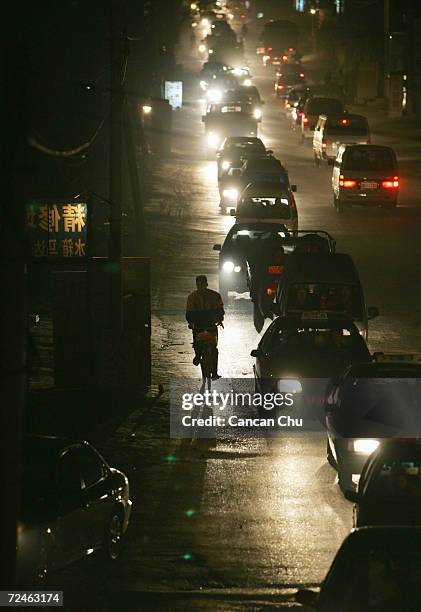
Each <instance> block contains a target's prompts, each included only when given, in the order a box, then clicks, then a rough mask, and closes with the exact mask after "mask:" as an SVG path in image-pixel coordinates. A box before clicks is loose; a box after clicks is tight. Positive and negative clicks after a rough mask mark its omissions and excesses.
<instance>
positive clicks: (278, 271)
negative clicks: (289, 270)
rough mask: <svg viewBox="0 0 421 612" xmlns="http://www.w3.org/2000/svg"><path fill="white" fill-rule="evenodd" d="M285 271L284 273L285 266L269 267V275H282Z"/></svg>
mask: <svg viewBox="0 0 421 612" xmlns="http://www.w3.org/2000/svg"><path fill="white" fill-rule="evenodd" d="M283 271H284V266H275V265H270V266H268V274H282V272H283Z"/></svg>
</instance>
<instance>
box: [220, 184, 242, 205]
mask: <svg viewBox="0 0 421 612" xmlns="http://www.w3.org/2000/svg"><path fill="white" fill-rule="evenodd" d="M222 195H223V196H224V198H226V199H227V200H231V201H232V202H235V201H236V200H237V198H238V189H235V188H234V187H232V188H231V189H224V191H223V192H222Z"/></svg>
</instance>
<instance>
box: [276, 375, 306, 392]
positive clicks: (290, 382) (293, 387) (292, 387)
mask: <svg viewBox="0 0 421 612" xmlns="http://www.w3.org/2000/svg"><path fill="white" fill-rule="evenodd" d="M277 386H278V391H282V392H283V393H301V392H302V390H303V388H302V386H301V383H300V381H299V380H296V379H294V378H282V379H281V380H278V385H277Z"/></svg>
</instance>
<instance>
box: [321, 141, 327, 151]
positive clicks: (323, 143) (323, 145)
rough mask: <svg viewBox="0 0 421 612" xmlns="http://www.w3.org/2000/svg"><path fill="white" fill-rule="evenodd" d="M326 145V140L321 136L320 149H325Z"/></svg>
mask: <svg viewBox="0 0 421 612" xmlns="http://www.w3.org/2000/svg"><path fill="white" fill-rule="evenodd" d="M326 147H327V142H326V140H325V139H324V138H323V140H322V149H326Z"/></svg>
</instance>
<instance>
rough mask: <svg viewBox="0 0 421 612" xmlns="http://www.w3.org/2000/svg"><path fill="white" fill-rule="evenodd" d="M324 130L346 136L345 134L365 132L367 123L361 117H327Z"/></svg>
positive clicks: (327, 132)
mask: <svg viewBox="0 0 421 612" xmlns="http://www.w3.org/2000/svg"><path fill="white" fill-rule="evenodd" d="M325 132H326V134H339V135H341V136H346V134H367V132H368V125H367V121H366V120H365V119H364V118H363V117H353V118H347V117H342V118H340V119H335V120H333V119H328V122H327V125H326V129H325Z"/></svg>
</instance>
